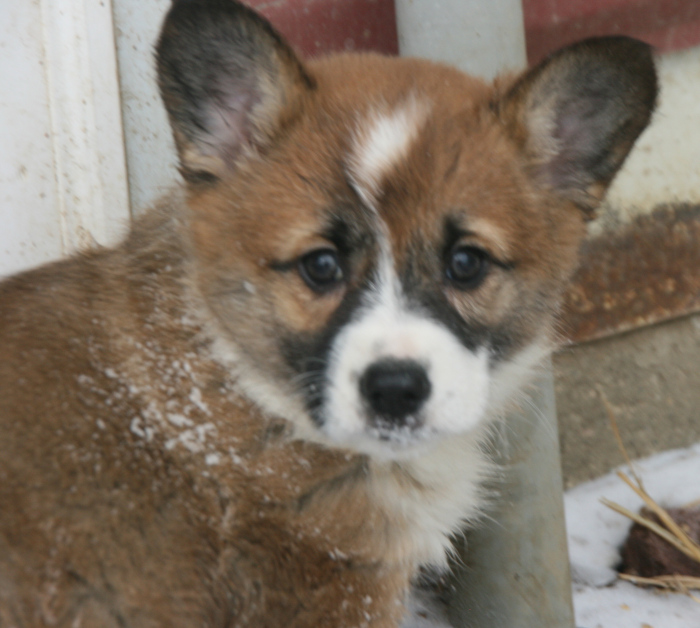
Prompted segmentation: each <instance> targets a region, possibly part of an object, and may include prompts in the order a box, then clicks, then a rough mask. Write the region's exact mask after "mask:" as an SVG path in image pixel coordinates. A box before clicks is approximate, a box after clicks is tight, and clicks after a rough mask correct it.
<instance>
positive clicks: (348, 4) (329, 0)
mask: <svg viewBox="0 0 700 628" xmlns="http://www.w3.org/2000/svg"><path fill="white" fill-rule="evenodd" d="M246 1H247V2H248V4H250V5H251V6H252V7H254V8H255V9H257V10H258V11H259V12H260V13H262V14H263V15H265V16H266V17H267V18H269V19H270V21H271V22H272V23H273V24H274V25H275V26H276V27H277V29H278V30H280V31H281V32H282V33H283V34H284V35H285V36H286V37H287V38H288V39H289V40H290V41H291V42H292V43H293V44H294V45H295V46H296V48H297V49H298V50H300V51H301V52H302V53H304V54H305V55H306V56H314V55H318V54H322V53H325V52H333V51H338V50H376V51H378V52H383V53H386V54H396V53H397V52H398V44H397V35H396V20H395V14H394V0H246ZM400 1H401V2H405V1H407V0H400ZM482 1H483V2H488V1H489V0H482ZM522 2H523V12H524V15H525V35H526V41H527V54H528V61H529V62H530V63H536V62H537V61H539V60H540V59H541V58H542V57H543V56H544V55H546V54H547V53H549V52H551V51H552V50H556V49H557V48H560V47H561V46H564V45H566V44H569V43H572V42H574V41H577V40H579V39H583V38H584V37H591V36H593V35H613V34H624V35H631V36H633V37H638V38H640V39H643V40H644V41H647V42H649V43H650V44H653V45H654V46H656V47H658V48H659V49H660V50H662V51H667V50H677V49H680V48H686V47H688V46H694V45H697V44H699V43H700V0H522Z"/></svg>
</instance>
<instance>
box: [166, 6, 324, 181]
mask: <svg viewBox="0 0 700 628" xmlns="http://www.w3.org/2000/svg"><path fill="white" fill-rule="evenodd" d="M156 60H157V66H158V81H159V85H160V91H161V96H162V97H163V102H164V103H165V107H166V109H167V111H168V115H169V118H170V124H171V126H172V128H173V134H174V136H175V144H176V145H177V151H178V154H179V157H180V165H181V172H182V174H183V176H184V177H185V179H186V180H187V181H189V182H208V181H214V180H217V179H219V178H221V177H222V176H224V175H226V174H227V173H228V172H231V171H232V170H234V169H235V168H236V166H237V165H238V163H239V162H240V160H241V159H242V158H245V156H246V155H250V154H251V152H255V151H259V150H261V149H264V147H265V146H266V145H268V144H269V143H270V142H271V141H272V140H273V138H274V137H275V135H276V134H277V133H279V131H280V130H281V129H282V128H283V126H284V124H285V122H286V121H287V120H288V119H290V118H291V117H292V116H293V115H294V113H295V111H296V110H297V109H298V105H299V102H300V100H301V98H302V97H303V94H304V93H305V92H308V91H310V90H312V89H313V81H312V79H311V78H310V77H309V75H308V74H307V73H306V70H305V69H304V66H303V65H302V63H301V61H300V60H299V59H298V58H297V56H296V55H295V53H294V51H293V50H292V49H291V47H290V46H289V45H288V44H287V43H286V42H285V41H284V40H283V39H282V38H281V37H280V35H279V34H278V33H277V32H276V31H275V30H274V29H273V28H272V26H270V24H269V23H268V22H267V21H266V20H264V19H263V18H262V17H260V16H259V15H258V14H257V13H255V12H254V11H252V10H251V9H249V8H248V7H246V6H244V5H242V4H240V3H238V2H235V1H234V0H176V1H175V2H174V3H173V6H172V8H171V9H170V12H169V13H168V15H167V17H166V18H165V22H164V24H163V28H162V31H161V34H160V39H159V41H158V45H157V52H156Z"/></svg>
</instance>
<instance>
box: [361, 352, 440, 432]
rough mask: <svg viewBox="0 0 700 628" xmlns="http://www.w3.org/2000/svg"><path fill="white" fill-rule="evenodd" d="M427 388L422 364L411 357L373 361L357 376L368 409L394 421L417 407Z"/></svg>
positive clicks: (426, 397) (424, 398) (428, 388)
mask: <svg viewBox="0 0 700 628" xmlns="http://www.w3.org/2000/svg"><path fill="white" fill-rule="evenodd" d="M430 389H431V386H430V380H429V379H428V374H427V373H426V371H425V368H423V367H422V366H421V365H420V364H418V363H417V362H414V361H412V360H391V359H386V360H381V361H379V362H375V363H374V364H372V365H371V366H370V367H368V368H367V370H366V371H365V373H364V375H363V376H362V378H361V379H360V393H361V394H362V397H363V398H364V399H365V400H366V402H367V403H368V405H369V407H370V409H371V410H372V411H374V412H375V413H376V414H377V415H379V416H381V417H382V418H384V419H389V420H391V421H394V422H397V423H398V422H401V420H402V419H405V418H406V417H408V416H411V415H414V414H415V413H416V412H418V410H420V408H421V406H422V405H423V404H424V403H425V401H426V400H427V399H428V397H429V396H430Z"/></svg>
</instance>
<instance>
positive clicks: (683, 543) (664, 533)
mask: <svg viewBox="0 0 700 628" xmlns="http://www.w3.org/2000/svg"><path fill="white" fill-rule="evenodd" d="M598 393H599V394H600V398H601V399H602V401H603V405H604V406H605V410H606V412H607V413H608V418H609V420H610V425H611V427H612V430H613V433H614V434H615V440H616V441H617V446H618V447H619V449H620V452H621V453H622V456H623V458H624V459H625V462H626V463H627V466H628V468H629V470H630V474H631V475H632V478H633V479H634V481H633V480H632V479H630V478H629V477H628V476H627V475H626V474H625V473H623V472H622V471H618V472H617V475H618V477H619V478H620V479H621V480H622V481H623V482H624V483H625V484H627V486H629V487H630V488H631V489H632V490H633V491H634V492H635V493H636V494H637V495H638V496H639V497H640V498H641V499H642V500H643V501H644V503H645V504H646V505H647V507H648V508H649V510H651V512H653V513H654V514H655V515H656V516H657V517H658V518H659V521H661V524H662V525H659V524H658V523H656V522H655V521H652V520H651V519H648V518H647V517H644V516H643V515H639V514H637V513H634V512H632V511H631V510H628V509H627V508H624V507H623V506H620V505H619V504H616V503H615V502H612V501H610V500H608V499H605V498H603V499H601V502H602V503H603V504H605V505H606V506H607V507H608V508H611V509H612V510H614V511H615V512H618V513H620V514H621V515H624V516H625V517H627V518H628V519H631V520H632V521H634V522H636V523H638V524H639V525H641V526H644V527H645V528H648V529H649V530H651V531H652V532H653V533H654V534H656V535H658V536H660V537H661V538H662V539H664V540H665V541H667V542H668V543H670V544H671V545H673V547H675V548H676V549H678V550H679V551H681V552H683V554H685V555H686V556H688V557H690V558H691V559H692V560H694V561H696V562H697V563H698V564H700V545H698V544H697V543H696V542H695V541H694V540H693V539H691V538H690V537H689V536H688V535H687V534H686V533H685V531H684V530H683V529H682V528H681V527H680V526H679V525H678V524H677V523H676V522H675V521H674V520H673V519H672V518H671V516H670V515H669V514H668V512H666V510H665V509H664V508H662V507H661V506H659V504H657V503H656V502H655V501H654V500H653V499H652V498H651V496H650V495H649V493H647V492H646V490H645V489H644V484H643V483H642V479H641V477H640V476H639V474H638V473H637V471H636V469H635V468H634V465H633V464H632V461H631V460H630V457H629V455H628V454H627V450H626V449H625V445H624V443H623V442H622V438H621V437H620V430H619V429H618V427H617V420H616V418H615V413H614V412H613V409H612V406H611V405H610V403H609V402H608V399H607V397H606V396H605V393H604V392H603V391H602V390H600V389H598ZM698 503H699V502H693V504H691V505H690V507H693V506H695V505H697V504H698ZM619 577H620V578H622V579H623V580H627V581H629V582H632V583H633V584H638V585H640V586H653V587H658V588H661V589H667V590H669V591H675V592H678V593H685V594H686V595H688V596H690V597H691V598H692V599H694V600H695V601H696V602H698V603H700V597H697V596H695V595H693V594H692V593H691V590H700V578H695V577H693V576H678V575H668V576H657V577H654V578H642V577H639V576H631V575H629V574H622V573H621V574H619Z"/></svg>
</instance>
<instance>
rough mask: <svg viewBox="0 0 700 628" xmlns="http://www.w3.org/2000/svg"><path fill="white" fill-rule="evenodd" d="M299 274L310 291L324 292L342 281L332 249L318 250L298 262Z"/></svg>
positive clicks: (338, 264)
mask: <svg viewBox="0 0 700 628" xmlns="http://www.w3.org/2000/svg"><path fill="white" fill-rule="evenodd" d="M299 274H300V275H301V278H302V279H303V280H304V281H305V282H306V285H308V286H309V288H311V289H312V290H314V291H316V292H324V291H326V290H330V289H331V288H333V287H334V286H336V285H337V284H338V283H340V282H341V281H342V280H343V269H342V268H341V266H340V261H339V260H338V254H337V253H336V252H335V251H333V250H332V249H320V250H318V251H312V252H311V253H308V254H306V255H304V257H302V258H301V260H299Z"/></svg>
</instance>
